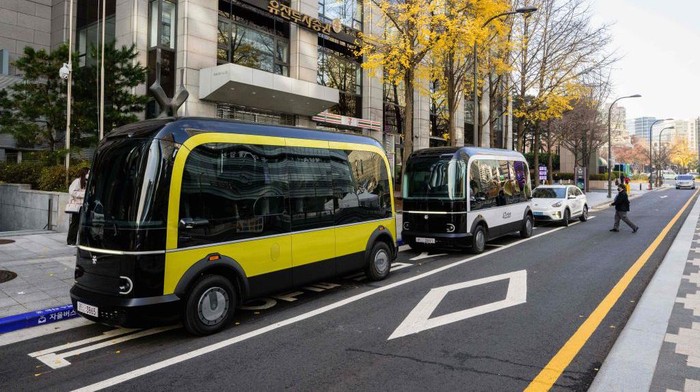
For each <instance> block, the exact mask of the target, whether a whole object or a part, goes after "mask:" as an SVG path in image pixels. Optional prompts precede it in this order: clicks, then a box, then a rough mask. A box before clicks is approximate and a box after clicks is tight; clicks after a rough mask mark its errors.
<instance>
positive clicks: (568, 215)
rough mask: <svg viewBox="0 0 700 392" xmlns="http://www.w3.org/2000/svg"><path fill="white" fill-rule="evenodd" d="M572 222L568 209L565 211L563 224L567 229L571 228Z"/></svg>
mask: <svg viewBox="0 0 700 392" xmlns="http://www.w3.org/2000/svg"><path fill="white" fill-rule="evenodd" d="M570 220H571V213H570V212H569V209H568V208H567V209H565V210H564V219H562V222H561V223H562V224H563V225H564V227H567V226H569V221H570Z"/></svg>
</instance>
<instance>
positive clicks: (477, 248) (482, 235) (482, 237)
mask: <svg viewBox="0 0 700 392" xmlns="http://www.w3.org/2000/svg"><path fill="white" fill-rule="evenodd" d="M484 249H486V230H484V226H483V225H478V226H476V229H474V233H473V234H472V253H474V254H479V253H481V252H483V251H484Z"/></svg>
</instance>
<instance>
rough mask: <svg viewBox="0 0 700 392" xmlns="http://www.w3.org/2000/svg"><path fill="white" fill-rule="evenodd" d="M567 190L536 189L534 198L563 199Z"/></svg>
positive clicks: (533, 193) (533, 194) (533, 192)
mask: <svg viewBox="0 0 700 392" xmlns="http://www.w3.org/2000/svg"><path fill="white" fill-rule="evenodd" d="M565 195H566V188H535V190H534V191H532V197H533V198H535V199H563V198H564V197H565Z"/></svg>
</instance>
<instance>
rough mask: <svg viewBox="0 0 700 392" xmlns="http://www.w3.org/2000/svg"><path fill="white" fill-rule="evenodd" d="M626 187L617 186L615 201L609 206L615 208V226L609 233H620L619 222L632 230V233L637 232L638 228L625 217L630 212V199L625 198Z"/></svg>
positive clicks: (622, 185)
mask: <svg viewBox="0 0 700 392" xmlns="http://www.w3.org/2000/svg"><path fill="white" fill-rule="evenodd" d="M626 188H627V187H626V186H625V185H624V184H620V185H618V186H617V191H618V192H617V195H616V196H615V200H614V201H613V202H612V203H611V204H610V205H611V206H615V225H614V226H613V228H612V229H610V231H620V230H619V229H620V221H623V222H625V223H627V226H629V227H631V228H632V232H633V233H636V232H637V230H639V226H637V225H635V224H634V223H632V221H631V220H629V218H628V217H627V213H628V212H629V210H630V199H629V198H628V197H627V189H626Z"/></svg>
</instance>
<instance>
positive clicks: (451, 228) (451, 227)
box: [447, 223, 455, 233]
mask: <svg viewBox="0 0 700 392" xmlns="http://www.w3.org/2000/svg"><path fill="white" fill-rule="evenodd" d="M447 232H448V233H454V232H455V225H453V224H452V223H448V224H447Z"/></svg>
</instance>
